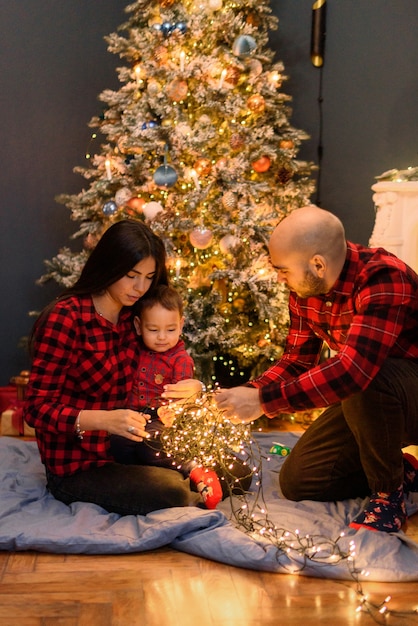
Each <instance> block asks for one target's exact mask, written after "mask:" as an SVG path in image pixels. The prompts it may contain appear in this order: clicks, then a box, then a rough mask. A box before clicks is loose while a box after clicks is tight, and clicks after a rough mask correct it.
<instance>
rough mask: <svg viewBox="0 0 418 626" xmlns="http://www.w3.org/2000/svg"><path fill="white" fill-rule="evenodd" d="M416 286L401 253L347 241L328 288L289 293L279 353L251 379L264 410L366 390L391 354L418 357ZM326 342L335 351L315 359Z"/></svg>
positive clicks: (321, 402) (318, 403)
mask: <svg viewBox="0 0 418 626" xmlns="http://www.w3.org/2000/svg"><path fill="white" fill-rule="evenodd" d="M417 288H418V276H417V274H416V273H415V272H414V271H413V270H412V269H411V268H410V267H408V266H407V265H405V263H403V262H402V261H401V260H400V259H398V258H397V257H395V256H394V255H392V254H390V253H389V252H387V251H385V250H383V249H382V248H377V249H376V248H375V249H370V248H366V247H364V246H361V245H357V244H353V243H351V242H348V250H347V258H346V261H345V264H344V267H343V269H342V272H341V274H340V276H339V278H338V280H337V282H336V283H335V285H334V286H333V288H332V289H331V291H330V292H329V293H327V294H325V295H321V296H315V297H310V298H299V297H298V296H297V295H296V294H295V293H294V292H291V293H290V297H289V311H290V327H289V334H288V337H287V340H286V345H285V349H284V353H283V356H282V358H281V359H280V360H279V361H278V362H277V363H276V364H275V365H273V366H272V367H271V368H270V369H268V370H267V371H266V372H265V373H264V374H262V375H261V376H260V377H259V378H257V379H255V380H254V381H251V383H250V384H251V385H253V386H256V387H258V388H259V389H260V399H261V403H262V407H263V411H264V412H265V414H266V415H267V416H268V417H274V416H275V415H278V414H279V413H280V412H286V411H289V410H290V411H291V410H302V409H309V408H315V407H325V406H329V405H331V404H334V403H336V402H339V401H341V400H343V399H344V398H347V397H348V396H350V395H351V394H353V393H356V392H359V391H361V390H364V389H366V388H367V386H368V385H369V383H370V381H371V380H373V378H375V376H376V375H377V373H378V372H379V369H380V368H381V366H382V364H383V363H384V361H385V359H387V358H389V357H390V358H395V359H396V358H398V359H411V360H413V361H416V362H418V297H417V293H418V290H417ZM324 342H326V343H327V344H328V346H329V347H330V348H331V350H333V351H335V352H336V355H335V356H332V357H331V358H329V359H327V360H326V361H324V362H322V363H319V358H320V353H321V349H322V347H323V344H324Z"/></svg>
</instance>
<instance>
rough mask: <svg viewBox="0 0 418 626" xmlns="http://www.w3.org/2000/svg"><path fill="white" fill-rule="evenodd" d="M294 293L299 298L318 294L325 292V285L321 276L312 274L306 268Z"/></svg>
mask: <svg viewBox="0 0 418 626" xmlns="http://www.w3.org/2000/svg"><path fill="white" fill-rule="evenodd" d="M296 293H297V295H298V296H299V297H300V298H309V297H311V296H320V295H321V294H323V293H327V286H326V283H325V280H324V279H323V278H319V276H314V274H312V272H310V271H309V270H306V272H305V277H304V280H303V282H302V283H301V284H300V285H299V286H298V289H297V291H296Z"/></svg>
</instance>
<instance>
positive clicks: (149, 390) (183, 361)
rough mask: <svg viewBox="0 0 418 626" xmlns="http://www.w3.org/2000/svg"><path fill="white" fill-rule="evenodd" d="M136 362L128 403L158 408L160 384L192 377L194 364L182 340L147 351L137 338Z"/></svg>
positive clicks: (161, 387)
mask: <svg viewBox="0 0 418 626" xmlns="http://www.w3.org/2000/svg"><path fill="white" fill-rule="evenodd" d="M140 348H141V350H140V363H139V368H138V371H137V375H136V379H135V382H134V385H133V389H132V394H131V400H132V401H131V406H132V408H135V409H145V408H152V407H158V406H160V405H161V404H162V401H161V400H160V396H161V394H162V392H163V387H164V385H169V384H174V383H178V382H179V381H180V380H185V379H186V378H193V376H194V363H193V359H192V357H191V356H190V355H189V354H188V353H187V352H186V349H185V345H184V341H181V340H180V341H178V342H177V344H176V345H175V346H174V347H173V348H170V350H167V352H155V351H154V350H148V348H146V347H145V346H144V344H143V342H142V341H140Z"/></svg>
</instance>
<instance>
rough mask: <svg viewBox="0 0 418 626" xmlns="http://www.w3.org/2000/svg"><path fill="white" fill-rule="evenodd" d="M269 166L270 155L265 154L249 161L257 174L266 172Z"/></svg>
mask: <svg viewBox="0 0 418 626" xmlns="http://www.w3.org/2000/svg"><path fill="white" fill-rule="evenodd" d="M270 166H271V159H270V157H268V156H266V155H264V156H262V157H260V158H259V159H257V160H256V161H253V162H252V163H251V167H252V168H253V170H254V171H255V172H257V173H258V174H261V173H262V172H267V171H268V170H269V169H270Z"/></svg>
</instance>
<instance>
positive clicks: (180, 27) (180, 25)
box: [174, 22, 187, 35]
mask: <svg viewBox="0 0 418 626" xmlns="http://www.w3.org/2000/svg"><path fill="white" fill-rule="evenodd" d="M174 30H178V31H179V32H180V33H181V34H182V35H184V33H186V32H187V24H186V23H185V22H177V24H175V26H174Z"/></svg>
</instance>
